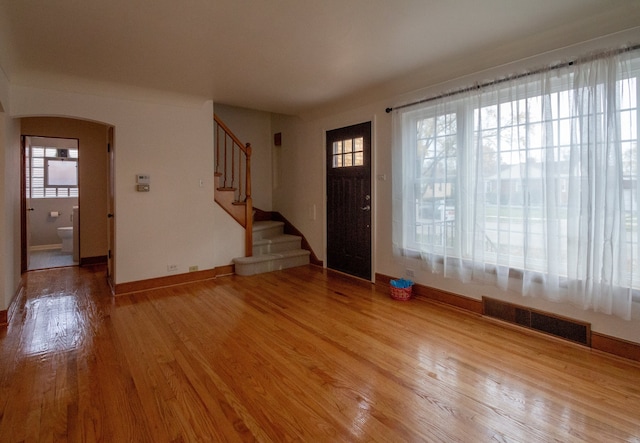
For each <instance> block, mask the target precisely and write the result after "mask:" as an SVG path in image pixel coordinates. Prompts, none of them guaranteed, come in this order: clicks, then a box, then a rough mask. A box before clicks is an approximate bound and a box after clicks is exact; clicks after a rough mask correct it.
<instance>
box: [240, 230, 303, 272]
mask: <svg viewBox="0 0 640 443" xmlns="http://www.w3.org/2000/svg"><path fill="white" fill-rule="evenodd" d="M301 242H302V237H300V236H297V235H289V234H284V223H283V222H281V221H274V220H266V221H256V222H254V223H253V256H251V257H240V258H234V259H233V263H234V264H235V273H236V274H237V275H254V274H262V273H264V272H271V271H279V270H281V269H287V268H293V267H295V266H303V265H307V264H309V255H310V254H311V253H310V252H309V251H307V250H305V249H301V247H300V245H301Z"/></svg>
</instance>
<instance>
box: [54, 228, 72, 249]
mask: <svg viewBox="0 0 640 443" xmlns="http://www.w3.org/2000/svg"><path fill="white" fill-rule="evenodd" d="M58 237H60V239H61V240H62V252H64V253H73V226H65V227H62V228H58Z"/></svg>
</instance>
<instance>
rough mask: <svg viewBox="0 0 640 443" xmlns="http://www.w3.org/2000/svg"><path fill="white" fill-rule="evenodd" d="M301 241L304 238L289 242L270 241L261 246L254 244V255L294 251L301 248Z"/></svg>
mask: <svg viewBox="0 0 640 443" xmlns="http://www.w3.org/2000/svg"><path fill="white" fill-rule="evenodd" d="M301 243H302V240H301V239H297V240H292V241H287V242H279V243H269V244H266V245H261V246H257V245H254V246H253V255H262V254H273V253H276V252H283V251H293V250H296V249H300V244H301Z"/></svg>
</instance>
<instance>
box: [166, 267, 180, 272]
mask: <svg viewBox="0 0 640 443" xmlns="http://www.w3.org/2000/svg"><path fill="white" fill-rule="evenodd" d="M177 271H178V265H167V272H177Z"/></svg>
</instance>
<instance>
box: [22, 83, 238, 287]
mask: <svg viewBox="0 0 640 443" xmlns="http://www.w3.org/2000/svg"><path fill="white" fill-rule="evenodd" d="M11 113H12V115H13V116H15V117H25V116H42V115H48V116H63V117H72V118H79V119H87V120H93V121H96V122H101V123H105V124H108V125H112V126H114V127H115V136H114V138H115V140H114V144H115V173H116V176H115V206H116V210H115V238H116V245H115V258H116V260H115V264H116V268H115V280H116V283H124V282H129V281H138V280H144V279H149V278H155V277H161V276H164V275H168V274H169V272H168V270H167V266H168V265H177V266H178V269H177V271H176V273H183V272H187V271H188V269H189V267H190V266H198V268H199V269H200V270H204V269H212V268H215V267H216V266H221V265H226V264H229V263H230V262H231V259H232V258H233V257H238V256H241V255H243V251H244V243H243V238H244V234H243V231H242V228H241V227H240V226H238V225H237V224H236V223H235V222H234V221H233V220H232V219H231V218H230V217H229V216H228V215H227V214H226V213H225V212H224V211H223V210H222V209H220V208H218V206H217V205H216V204H215V203H214V201H213V148H212V146H213V104H212V102H211V101H210V100H206V99H202V98H192V97H177V96H169V95H162V94H157V93H151V92H148V91H135V92H131V91H123V93H122V94H120V95H118V94H115V95H111V96H103V95H101V91H100V89H96V94H95V95H89V94H77V93H72V92H64V91H58V90H45V89H37V88H32V87H24V86H17V85H12V87H11ZM105 155H106V153H105ZM139 173H145V174H149V175H150V176H151V192H148V193H144V192H136V188H135V183H136V182H135V177H136V174H139ZM200 180H202V181H203V186H202V187H200V185H199V183H200ZM105 199H106V190H105Z"/></svg>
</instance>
